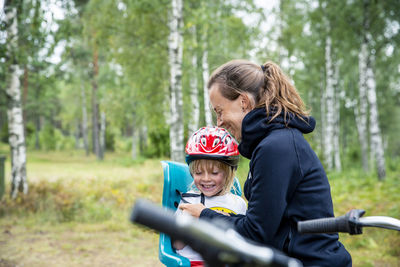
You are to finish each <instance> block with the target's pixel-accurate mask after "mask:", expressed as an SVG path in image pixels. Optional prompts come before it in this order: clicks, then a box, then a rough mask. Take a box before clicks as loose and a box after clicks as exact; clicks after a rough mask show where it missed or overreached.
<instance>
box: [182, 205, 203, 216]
mask: <svg viewBox="0 0 400 267" xmlns="http://www.w3.org/2000/svg"><path fill="white" fill-rule="evenodd" d="M178 208H179V209H181V210H182V211H184V212H187V213H189V214H190V215H192V216H193V217H196V218H199V217H200V214H201V212H202V211H203V210H204V209H205V208H206V207H205V206H204V205H203V204H180V205H179V207H178Z"/></svg>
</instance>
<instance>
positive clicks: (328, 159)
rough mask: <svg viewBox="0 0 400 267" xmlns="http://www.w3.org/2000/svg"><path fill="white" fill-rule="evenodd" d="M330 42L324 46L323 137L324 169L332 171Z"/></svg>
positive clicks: (333, 107)
mask: <svg viewBox="0 0 400 267" xmlns="http://www.w3.org/2000/svg"><path fill="white" fill-rule="evenodd" d="M331 48H332V41H331V38H330V36H328V37H327V39H326V45H325V70H326V89H325V90H326V91H325V101H326V102H325V103H326V104H325V108H326V112H325V135H324V159H325V163H326V168H327V169H328V170H332V169H333V146H334V144H333V135H334V127H335V114H334V113H335V87H334V85H335V81H334V70H333V68H334V67H333V63H332V55H331Z"/></svg>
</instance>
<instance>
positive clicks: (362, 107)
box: [354, 43, 369, 172]
mask: <svg viewBox="0 0 400 267" xmlns="http://www.w3.org/2000/svg"><path fill="white" fill-rule="evenodd" d="M367 59H368V46H367V44H366V43H363V44H361V49H360V52H359V54H358V71H359V83H358V89H359V93H358V94H359V95H358V108H357V106H356V107H355V109H354V112H355V117H356V125H357V131H358V139H359V142H360V146H361V159H362V167H363V170H364V171H365V172H368V171H369V166H368V137H367V133H368V132H367V123H368V113H367V111H368V99H367V79H366V72H367Z"/></svg>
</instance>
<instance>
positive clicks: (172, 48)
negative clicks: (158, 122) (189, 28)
mask: <svg viewBox="0 0 400 267" xmlns="http://www.w3.org/2000/svg"><path fill="white" fill-rule="evenodd" d="M171 4H172V9H171V12H170V17H169V30H170V33H169V36H168V51H169V66H170V116H171V117H170V123H171V124H170V130H169V138H170V146H171V147H170V149H171V159H172V160H174V161H181V162H183V161H184V153H183V149H184V147H183V143H184V140H183V114H182V109H183V107H182V106H183V100H182V80H181V78H182V48H183V47H182V46H183V45H182V44H183V35H182V27H183V3H182V0H172V2H171Z"/></svg>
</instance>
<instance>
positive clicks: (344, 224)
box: [297, 209, 400, 235]
mask: <svg viewBox="0 0 400 267" xmlns="http://www.w3.org/2000/svg"><path fill="white" fill-rule="evenodd" d="M364 214H365V211H364V210H357V209H354V210H351V211H349V212H348V213H347V214H346V215H343V216H340V217H337V218H335V217H332V218H321V219H315V220H308V221H303V222H298V223H297V230H298V231H299V233H310V234H312V233H314V234H315V233H339V232H341V233H349V234H350V235H358V234H362V228H363V227H380V228H386V229H391V230H397V231H400V220H397V219H395V218H391V217H386V216H370V217H365V218H361V217H362V216H363V215H364Z"/></svg>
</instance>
